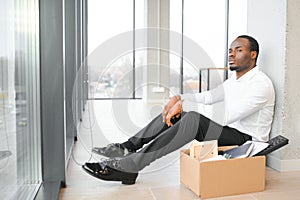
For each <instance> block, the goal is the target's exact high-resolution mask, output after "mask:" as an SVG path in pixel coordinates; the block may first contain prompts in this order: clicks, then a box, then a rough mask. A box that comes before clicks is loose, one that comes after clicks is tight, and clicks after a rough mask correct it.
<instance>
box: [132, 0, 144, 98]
mask: <svg viewBox="0 0 300 200" xmlns="http://www.w3.org/2000/svg"><path fill="white" fill-rule="evenodd" d="M145 11H146V7H145V1H144V0H135V11H134V12H135V13H134V16H135V18H134V20H135V38H134V40H135V88H134V91H135V97H136V98H142V97H143V90H144V88H145V86H146V85H145V84H144V83H143V82H144V81H143V80H144V79H143V74H144V73H143V72H144V70H145V66H146V64H147V48H146V44H147V39H146V29H145V28H146V12H145Z"/></svg>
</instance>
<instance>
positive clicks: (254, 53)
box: [251, 51, 257, 59]
mask: <svg viewBox="0 0 300 200" xmlns="http://www.w3.org/2000/svg"><path fill="white" fill-rule="evenodd" d="M256 57H257V52H256V51H251V58H252V59H255V58H256Z"/></svg>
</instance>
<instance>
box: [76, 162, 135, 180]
mask: <svg viewBox="0 0 300 200" xmlns="http://www.w3.org/2000/svg"><path fill="white" fill-rule="evenodd" d="M109 165H110V166H109ZM82 168H83V169H84V170H85V171H86V172H87V173H88V174H90V175H92V176H94V177H96V178H99V179H101V180H104V181H121V182H122V184H126V185H132V184H135V180H136V178H137V176H138V173H133V172H125V171H121V170H120V165H119V163H118V160H107V161H105V162H100V163H85V164H84V165H83V166H82ZM116 168H117V169H116Z"/></svg>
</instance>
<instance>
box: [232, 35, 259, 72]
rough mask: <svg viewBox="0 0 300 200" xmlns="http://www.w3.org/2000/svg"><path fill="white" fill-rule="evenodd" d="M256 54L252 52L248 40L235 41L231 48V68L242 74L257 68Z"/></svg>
mask: <svg viewBox="0 0 300 200" xmlns="http://www.w3.org/2000/svg"><path fill="white" fill-rule="evenodd" d="M255 58H256V52H255V51H250V43H249V41H248V40H247V39H246V38H237V39H235V40H234V41H233V42H232V43H231V45H230V48H229V59H228V60H229V66H230V69H231V70H236V71H237V72H241V71H244V70H247V69H248V68H249V67H252V68H253V67H254V66H255Z"/></svg>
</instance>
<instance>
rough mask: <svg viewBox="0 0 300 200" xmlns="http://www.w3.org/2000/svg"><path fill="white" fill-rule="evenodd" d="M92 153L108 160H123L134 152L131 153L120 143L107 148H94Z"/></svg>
mask: <svg viewBox="0 0 300 200" xmlns="http://www.w3.org/2000/svg"><path fill="white" fill-rule="evenodd" d="M92 152H93V153H96V154H99V155H102V156H105V157H108V158H114V157H120V158H121V157H124V156H127V155H129V154H131V153H133V152H134V151H131V150H129V149H127V148H125V147H123V146H122V145H121V144H119V143H112V144H109V145H107V146H106V147H94V148H93V149H92Z"/></svg>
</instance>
